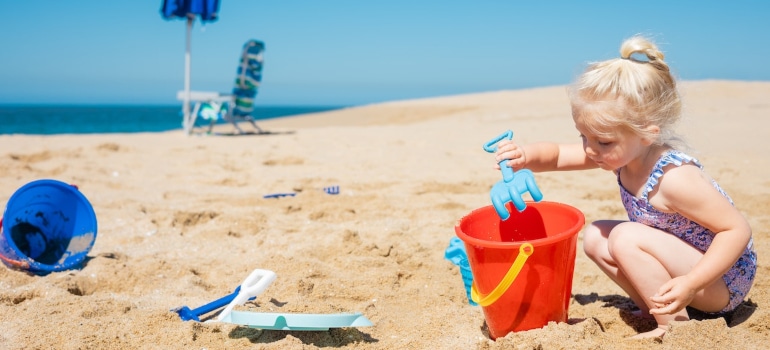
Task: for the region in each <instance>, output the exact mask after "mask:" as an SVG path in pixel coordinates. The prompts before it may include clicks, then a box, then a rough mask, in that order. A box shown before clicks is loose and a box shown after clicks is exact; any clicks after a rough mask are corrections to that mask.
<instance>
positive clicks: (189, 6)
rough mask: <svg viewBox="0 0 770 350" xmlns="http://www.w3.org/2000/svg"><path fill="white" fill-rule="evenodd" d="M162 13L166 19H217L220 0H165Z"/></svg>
mask: <svg viewBox="0 0 770 350" xmlns="http://www.w3.org/2000/svg"><path fill="white" fill-rule="evenodd" d="M162 6H163V7H161V9H160V13H161V15H162V16H163V18H165V19H175V18H184V19H187V18H188V17H190V16H192V17H200V19H201V21H202V22H211V21H216V20H217V12H219V0H164V1H163V5H162Z"/></svg>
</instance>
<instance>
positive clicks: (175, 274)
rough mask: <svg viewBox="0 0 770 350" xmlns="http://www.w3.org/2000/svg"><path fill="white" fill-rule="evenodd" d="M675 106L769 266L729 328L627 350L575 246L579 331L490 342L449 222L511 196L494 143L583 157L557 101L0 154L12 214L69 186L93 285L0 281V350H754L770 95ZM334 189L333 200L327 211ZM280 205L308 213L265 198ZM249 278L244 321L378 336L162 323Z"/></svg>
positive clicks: (626, 332) (588, 195)
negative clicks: (48, 189) (90, 229)
mask: <svg viewBox="0 0 770 350" xmlns="http://www.w3.org/2000/svg"><path fill="white" fill-rule="evenodd" d="M681 89H682V94H683V96H684V101H685V113H686V118H685V120H684V121H683V123H682V124H681V128H680V129H681V130H682V132H683V133H684V134H685V136H687V137H688V140H689V141H690V144H691V145H692V146H693V148H694V149H696V150H697V151H698V152H696V153H695V155H696V156H697V157H698V158H699V159H700V160H701V161H702V162H703V163H704V164H705V166H706V170H707V171H708V172H709V174H710V175H712V176H713V177H714V178H716V179H717V180H718V181H719V182H720V184H721V185H722V186H723V187H724V188H725V190H726V191H727V192H728V193H729V194H730V195H731V196H732V197H733V199H734V200H735V202H736V206H737V207H738V208H739V209H740V210H741V212H742V213H743V214H744V215H745V216H746V217H747V218H748V220H749V222H750V223H751V226H752V228H753V232H754V240H755V246H756V249H757V252H758V255H759V268H758V274H757V278H756V281H755V284H754V288H753V289H752V291H751V293H750V294H749V295H748V299H747V301H746V302H745V303H744V304H743V305H742V306H740V308H739V309H738V310H737V311H736V313H735V314H733V315H731V316H730V317H728V318H715V319H708V318H704V317H698V318H697V319H693V320H690V321H686V322H675V323H673V324H672V326H671V330H670V331H669V333H668V335H667V336H666V337H665V338H663V339H662V340H644V341H629V340H625V338H626V337H627V336H630V335H633V334H636V333H637V332H640V331H645V330H649V329H651V327H654V325H653V324H651V323H650V322H649V321H644V320H640V319H635V318H633V317H631V316H629V314H628V310H629V309H630V307H631V303H630V301H629V299H628V298H627V297H626V296H625V295H624V293H623V292H622V290H620V289H619V288H618V287H616V286H615V285H614V284H613V283H612V282H611V281H610V280H609V279H608V278H607V277H605V276H604V275H603V274H602V273H601V272H600V271H599V270H598V268H596V267H595V266H594V265H593V263H591V262H590V261H589V260H588V258H586V256H585V254H584V253H583V252H582V243H581V240H580V238H579V239H578V243H577V244H578V254H577V258H576V265H575V271H574V284H573V287H572V299H571V300H570V304H569V320H568V322H564V323H550V324H548V325H546V326H545V327H543V328H542V329H535V330H530V331H523V332H517V333H512V334H509V335H508V336H506V337H504V338H499V339H497V340H496V341H493V340H490V339H489V337H488V335H487V333H486V331H485V326H484V324H485V321H484V315H483V313H482V311H481V308H480V307H474V306H471V305H469V304H468V301H467V299H466V297H465V290H464V288H463V284H462V281H461V278H460V274H459V271H458V268H457V267H456V266H454V265H452V263H451V262H449V261H448V260H446V259H444V250H445V249H446V247H447V245H448V243H449V240H450V238H452V237H454V235H455V233H454V226H455V224H456V223H457V221H458V220H459V219H460V218H462V217H463V216H464V215H466V214H468V213H469V212H470V211H472V210H474V209H476V208H480V207H483V206H486V205H489V190H490V188H491V186H492V185H493V184H494V183H496V182H497V181H499V180H500V173H499V171H497V170H494V169H493V159H492V156H491V155H489V154H487V153H485V152H484V151H483V150H482V147H481V146H482V145H483V144H484V143H486V142H487V141H488V140H489V139H491V138H492V137H494V136H497V135H499V134H500V133H501V132H503V131H505V130H507V129H512V130H513V131H514V133H515V138H516V139H517V140H518V141H519V142H522V143H526V142H531V141H559V142H571V141H577V140H578V134H577V132H576V131H575V130H574V127H573V124H572V121H571V118H570V115H569V106H568V103H567V99H566V93H565V90H564V87H546V88H538V89H530V90H519V91H498V92H489V93H480V94H472V95H463V96H449V97H442V98H432V99H422V100H411V101H396V102H391V103H384V104H376V105H370V106H363V107H356V108H349V109H344V110H338V111H332V112H326V113H320V114H314V115H308V116H299V117H291V118H281V119H275V120H269V121H263V122H261V123H260V125H261V126H262V127H263V128H264V129H266V130H269V131H271V134H269V135H247V136H206V135H194V136H187V135H185V134H184V133H183V132H181V131H172V132H164V133H139V134H100V135H55V136H30V135H0V169H2V171H0V203H3V204H4V203H6V202H7V200H8V198H9V197H10V196H11V195H12V194H13V193H14V191H16V190H17V189H18V188H20V187H21V186H23V185H24V184H26V183H28V182H30V181H32V180H36V179H41V178H49V179H57V180H61V181H64V182H68V183H72V184H76V185H78V186H79V188H80V191H81V192H82V193H83V194H84V195H85V196H86V197H87V198H88V199H89V200H90V201H91V203H92V204H93V207H94V209H95V211H96V214H97V217H98V225H99V230H98V236H97V239H96V243H95V245H94V246H93V249H92V250H91V251H90V253H89V254H88V257H89V258H88V260H87V262H86V263H85V265H84V267H83V268H82V269H79V270H69V271H62V272H55V273H51V274H49V275H47V276H36V275H30V274H28V273H26V272H24V271H16V270H12V269H9V268H5V267H0V348H3V349H53V348H55V349H134V348H136V349H239V348H249V349H254V348H271V349H308V348H330V347H332V348H356V349H474V348H475V349H648V348H652V349H695V348H697V349H712V348H713V349H718V348H741V349H759V348H764V347H765V346H766V345H767V344H768V342H770V327H769V326H768V324H770V312H768V310H767V306H769V305H770V295H768V292H767V291H768V289H767V288H768V284H770V276H769V275H768V274H767V272H768V268H770V266H768V265H767V263H766V261H767V260H766V256H767V254H768V253H770V245H769V243H768V235H769V234H770V210H768V209H770V199H768V198H770V180H768V177H767V175H766V174H768V173H770V157H768V155H767V150H768V149H770V137H768V136H770V134H768V131H767V130H768V127H769V126H770V124H769V122H768V119H767V116H768V115H770V102H768V96H770V83H768V82H735V81H698V82H683V83H682V84H681ZM243 127H244V128H247V129H248V128H249V127H250V126H249V125H243ZM217 131H218V132H222V133H227V132H231V131H232V127H230V126H228V125H223V126H221V127H218V128H217ZM536 179H537V181H538V185H539V186H540V189H541V190H542V191H543V193H544V195H545V197H546V199H547V200H549V201H556V202H562V203H566V204H569V205H572V206H575V207H577V208H579V209H580V210H581V211H582V212H583V213H584V214H585V216H586V220H587V221H591V220H597V219H604V218H618V219H622V218H624V216H625V213H624V211H623V208H622V205H621V203H620V200H619V194H618V190H617V185H616V183H615V180H614V176H613V175H612V174H611V173H609V172H606V171H601V170H592V171H585V172H571V173H539V174H536ZM332 185H338V186H339V188H340V193H339V194H338V195H329V194H326V193H325V192H324V191H323V188H324V187H326V186H332ZM279 192H295V193H296V195H295V196H294V197H283V198H269V199H266V198H263V195H266V194H271V193H279ZM580 237H582V236H580ZM257 268H261V269H267V270H272V271H275V272H276V274H277V276H278V277H277V279H276V280H275V282H273V283H272V285H271V286H270V287H269V288H268V289H267V290H266V291H265V293H263V294H262V295H260V296H259V297H258V298H257V299H256V300H255V301H253V302H248V303H246V305H244V306H241V307H239V310H247V311H258V312H280V313H338V312H362V313H363V314H364V315H365V316H366V317H367V318H368V319H370V320H371V321H372V322H373V323H374V326H373V327H361V328H342V329H332V330H330V331H317V332H300V331H275V330H259V329H251V328H245V327H240V326H234V325H230V324H222V323H196V322H183V321H181V320H180V318H179V317H178V315H177V314H176V313H175V312H172V311H170V310H171V309H172V308H175V307H180V306H189V307H190V308H194V307H197V306H200V305H202V304H205V303H207V302H210V301H213V300H215V299H217V298H219V297H222V296H224V295H227V294H229V293H230V292H232V291H233V289H234V288H235V287H236V286H238V285H239V284H240V283H241V281H242V280H243V279H244V278H245V277H246V276H247V275H248V274H249V273H250V272H251V271H252V270H254V269H257ZM209 316H211V315H209ZM696 316H697V315H696ZM209 318H210V317H209Z"/></svg>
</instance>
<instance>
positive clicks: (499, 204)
mask: <svg viewBox="0 0 770 350" xmlns="http://www.w3.org/2000/svg"><path fill="white" fill-rule="evenodd" d="M504 139H508V140H512V139H513V131H511V130H507V131H505V132H504V133H502V134H501V135H500V136H497V137H495V138H493V139H492V140H490V141H489V142H487V143H486V144H484V150H485V151H487V152H489V153H494V152H497V143H498V142H500V141H502V140H504ZM506 163H508V161H507V160H505V159H504V160H502V161H500V162H499V163H498V164H499V165H500V171H501V172H502V174H503V180H501V181H499V182H497V183H496V184H495V185H494V186H493V187H492V190H491V191H490V192H489V195H490V198H491V200H492V205H494V207H495V211H496V212H497V215H498V216H500V219H502V220H503V221H505V220H508V218H510V217H511V214H510V213H509V212H508V208H506V207H505V204H506V203H508V202H513V205H514V207H516V210H518V211H523V210H524V209H526V208H527V204H526V203H525V202H524V198H523V197H522V196H523V195H524V193H527V192H529V194H530V195H531V196H532V199H533V200H534V201H535V202H539V201H541V200H542V199H543V193H542V192H540V188H539V187H537V183H536V182H535V175H534V174H533V173H532V171H531V170H529V169H521V170H519V171H513V169H512V168H511V167H510V166H508V164H506Z"/></svg>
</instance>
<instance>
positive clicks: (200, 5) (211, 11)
mask: <svg viewBox="0 0 770 350" xmlns="http://www.w3.org/2000/svg"><path fill="white" fill-rule="evenodd" d="M218 11H219V0H163V4H162V5H161V8H160V15H161V16H162V17H163V18H164V19H167V20H171V19H184V20H187V34H186V37H185V38H186V44H185V54H184V105H183V106H182V111H183V113H184V120H185V121H187V120H188V117H189V115H190V36H191V33H192V27H193V22H195V18H196V17H199V18H200V21H201V22H202V23H205V22H213V21H216V20H217V12H218Z"/></svg>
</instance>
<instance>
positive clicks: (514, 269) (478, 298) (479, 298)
mask: <svg viewBox="0 0 770 350" xmlns="http://www.w3.org/2000/svg"><path fill="white" fill-rule="evenodd" d="M534 252H535V247H533V246H532V244H531V243H524V244H522V245H521V246H520V247H519V255H518V256H516V260H514V261H513V264H512V265H511V268H510V270H508V273H506V274H505V277H503V280H502V281H500V284H498V285H497V287H495V289H493V290H492V292H490V293H489V294H487V295H479V292H478V290H477V289H476V281H473V285H471V299H472V300H473V301H475V302H476V303H477V304H479V305H481V306H489V305H492V304H493V303H494V302H496V301H497V299H499V298H500V297H501V296H502V295H503V293H505V291H507V290H508V287H510V286H511V284H512V283H513V280H515V279H516V276H518V275H519V272H520V271H521V268H522V267H524V263H525V262H527V258H529V256H530V255H532V253H534Z"/></svg>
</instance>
